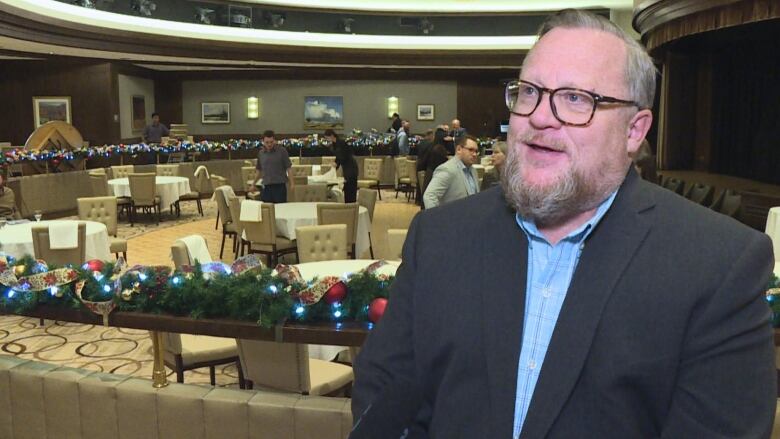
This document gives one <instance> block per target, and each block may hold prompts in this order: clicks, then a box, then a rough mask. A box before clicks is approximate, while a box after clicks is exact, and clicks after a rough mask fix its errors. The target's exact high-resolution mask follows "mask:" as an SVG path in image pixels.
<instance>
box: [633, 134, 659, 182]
mask: <svg viewBox="0 0 780 439" xmlns="http://www.w3.org/2000/svg"><path fill="white" fill-rule="evenodd" d="M631 159H632V160H633V162H634V169H636V172H638V173H639V176H640V177H642V179H643V180H647V181H649V182H651V183H655V184H658V174H657V172H656V164H655V155H654V154H653V150H652V149H650V142H648V141H647V139H645V140H644V141H643V142H642V146H640V147H639V149H638V150H637V152H636V154H633V155H632V156H631Z"/></svg>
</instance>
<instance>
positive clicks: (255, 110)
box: [246, 96, 260, 119]
mask: <svg viewBox="0 0 780 439" xmlns="http://www.w3.org/2000/svg"><path fill="white" fill-rule="evenodd" d="M259 117H260V99H259V98H257V97H255V96H252V97H249V98H247V99H246V118H247V119H257V118H259Z"/></svg>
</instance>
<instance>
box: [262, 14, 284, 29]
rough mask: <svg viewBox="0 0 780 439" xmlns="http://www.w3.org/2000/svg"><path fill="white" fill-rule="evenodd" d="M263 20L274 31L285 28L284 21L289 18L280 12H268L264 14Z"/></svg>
mask: <svg viewBox="0 0 780 439" xmlns="http://www.w3.org/2000/svg"><path fill="white" fill-rule="evenodd" d="M263 19H264V20H265V24H267V25H269V26H271V27H273V28H274V29H278V28H280V27H282V26H284V21H285V20H286V19H287V16H286V15H285V14H283V13H278V12H266V13H264V14H263Z"/></svg>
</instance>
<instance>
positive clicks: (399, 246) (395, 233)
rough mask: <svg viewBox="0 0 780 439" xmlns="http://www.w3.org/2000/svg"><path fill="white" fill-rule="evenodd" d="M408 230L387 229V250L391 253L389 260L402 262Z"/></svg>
mask: <svg viewBox="0 0 780 439" xmlns="http://www.w3.org/2000/svg"><path fill="white" fill-rule="evenodd" d="M406 232H407V229H387V248H388V251H389V252H390V255H389V256H388V259H391V260H400V259H401V253H402V252H403V249H404V241H406Z"/></svg>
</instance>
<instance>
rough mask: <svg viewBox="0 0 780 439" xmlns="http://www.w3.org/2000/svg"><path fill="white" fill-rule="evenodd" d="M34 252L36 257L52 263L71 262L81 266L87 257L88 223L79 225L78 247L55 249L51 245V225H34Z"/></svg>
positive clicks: (75, 265)
mask: <svg viewBox="0 0 780 439" xmlns="http://www.w3.org/2000/svg"><path fill="white" fill-rule="evenodd" d="M32 238H33V252H34V253H35V255H34V256H35V259H43V260H44V261H46V262H47V263H49V264H52V265H60V266H62V265H66V264H70V265H73V266H74V267H79V266H81V264H83V263H84V260H85V259H87V257H86V248H87V246H86V242H87V225H86V224H85V223H79V225H78V247H76V248H69V249H53V248H51V246H50V245H49V226H48V225H34V226H33V227H32Z"/></svg>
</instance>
